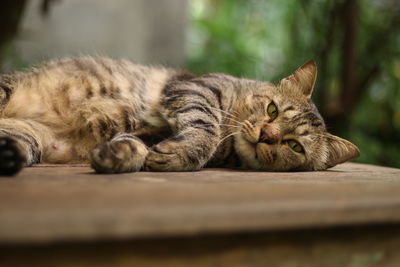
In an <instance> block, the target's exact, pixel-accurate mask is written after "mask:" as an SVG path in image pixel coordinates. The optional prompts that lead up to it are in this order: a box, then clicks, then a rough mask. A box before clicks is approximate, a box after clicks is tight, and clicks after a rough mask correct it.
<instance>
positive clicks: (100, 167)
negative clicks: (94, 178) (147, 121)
mask: <svg viewBox="0 0 400 267" xmlns="http://www.w3.org/2000/svg"><path fill="white" fill-rule="evenodd" d="M147 153H148V150H147V147H146V146H145V145H144V144H143V143H141V142H139V141H136V140H133V139H129V140H120V141H110V142H107V143H105V144H102V145H100V146H98V147H97V148H95V149H94V150H93V151H92V153H91V166H92V168H93V169H94V170H95V171H96V172H97V173H123V172H135V171H139V170H140V169H141V168H142V167H143V164H144V161H145V159H146V155H147Z"/></svg>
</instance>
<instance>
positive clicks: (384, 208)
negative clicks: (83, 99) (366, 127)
mask: <svg viewBox="0 0 400 267" xmlns="http://www.w3.org/2000/svg"><path fill="white" fill-rule="evenodd" d="M399 211H400V170H399V169H393V168H385V167H377V166H371V165H363V164H355V163H347V164H343V165H340V166H337V167H336V168H333V169H331V170H329V171H324V172H290V173H288V172H287V173H267V172H243V171H232V170H221V169H205V170H202V171H199V172H176V173H152V172H140V173H131V174H120V175H96V174H94V173H93V171H92V170H91V169H90V168H89V167H87V166H54V165H40V166H35V167H32V168H27V169H25V170H23V172H22V173H21V174H19V175H18V176H16V177H14V178H1V179H0V243H3V244H11V243H29V242H31V243H43V242H52V241H90V240H92V241H95V240H104V239H107V240H110V239H111V240H125V239H134V238H143V237H145V238H149V237H170V236H194V235H199V234H203V233H207V234H221V233H229V234H233V233H246V232H247V233H248V232H258V231H265V230H284V229H304V228H325V227H332V226H345V225H360V224H364V225H369V224H376V223H398V222H400V212H399Z"/></svg>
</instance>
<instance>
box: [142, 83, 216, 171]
mask: <svg viewBox="0 0 400 267" xmlns="http://www.w3.org/2000/svg"><path fill="white" fill-rule="evenodd" d="M202 87H203V88H202ZM188 88H189V89H188ZM207 89H210V88H207V87H205V86H201V87H200V86H197V85H196V84H190V83H179V84H178V83H177V84H176V85H171V86H169V87H168V88H167V89H166V91H165V99H164V101H163V102H162V105H163V109H164V110H163V111H162V112H163V113H164V114H165V115H164V116H165V117H166V118H167V121H168V122H169V123H170V125H171V127H172V128H173V129H174V132H175V133H176V134H175V135H174V136H172V137H171V138H169V139H166V140H164V141H162V142H160V143H158V144H156V145H154V146H153V147H151V149H150V151H149V154H148V155H147V158H146V163H145V168H146V169H147V170H152V171H193V170H199V169H200V168H202V167H203V166H204V165H205V164H206V163H207V162H208V161H209V160H210V158H211V157H212V155H213V154H214V152H215V151H216V149H217V146H218V142H219V140H220V134H221V133H220V127H219V123H220V120H221V114H220V113H219V111H218V108H220V104H219V101H220V98H219V97H220V95H219V94H216V93H215V92H216V90H218V89H216V88H212V89H213V90H211V89H210V90H207Z"/></svg>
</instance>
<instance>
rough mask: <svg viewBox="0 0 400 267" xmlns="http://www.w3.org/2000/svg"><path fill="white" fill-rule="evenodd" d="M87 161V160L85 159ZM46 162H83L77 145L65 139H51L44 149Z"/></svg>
mask: <svg viewBox="0 0 400 267" xmlns="http://www.w3.org/2000/svg"><path fill="white" fill-rule="evenodd" d="M83 161H85V160H83ZM42 162H44V163H75V162H82V159H80V158H79V157H78V153H77V151H76V149H75V147H74V146H73V145H72V144H70V143H68V142H65V141H55V140H54V141H51V142H49V143H48V144H46V146H45V147H44V149H43V158H42Z"/></svg>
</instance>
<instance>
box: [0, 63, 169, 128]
mask: <svg viewBox="0 0 400 267" xmlns="http://www.w3.org/2000/svg"><path fill="white" fill-rule="evenodd" d="M171 75H173V70H170V69H165V68H155V67H147V66H142V65H138V64H134V63H132V62H130V61H127V60H113V59H110V58H104V57H77V58H65V59H60V60H53V61H49V62H47V63H44V64H42V65H41V66H39V67H36V68H32V69H31V70H29V71H26V72H20V73H16V74H14V75H11V76H8V77H11V80H12V82H11V87H12V94H11V97H10V98H9V101H8V103H6V105H5V107H3V111H2V117H13V118H29V119H40V120H42V121H43V120H46V117H47V116H52V117H54V116H61V117H65V116H68V115H70V114H71V113H72V114H73V113H74V111H77V110H79V107H81V106H85V105H88V104H89V105H90V104H93V103H98V104H99V105H100V106H101V105H115V104H118V103H125V104H126V105H131V106H138V105H139V104H142V105H143V104H144V102H146V101H149V100H150V99H156V98H157V97H158V95H159V92H160V90H161V88H162V86H163V84H165V82H166V81H167V80H168V78H169V77H170V76H171ZM110 108H111V107H110Z"/></svg>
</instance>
